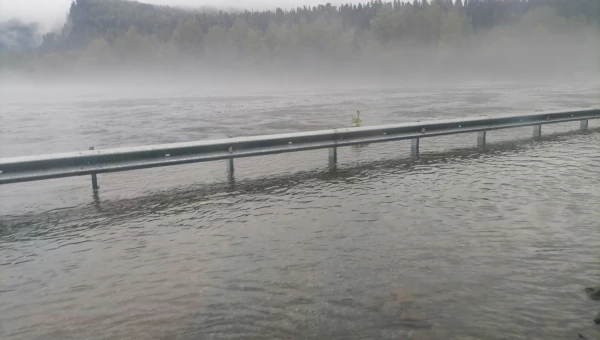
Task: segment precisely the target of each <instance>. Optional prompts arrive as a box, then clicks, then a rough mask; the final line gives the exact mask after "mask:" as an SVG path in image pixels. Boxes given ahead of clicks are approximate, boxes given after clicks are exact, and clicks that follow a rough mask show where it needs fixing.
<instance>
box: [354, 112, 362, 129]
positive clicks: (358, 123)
mask: <svg viewBox="0 0 600 340" xmlns="http://www.w3.org/2000/svg"><path fill="white" fill-rule="evenodd" d="M352 126H354V127H361V126H362V119H360V110H356V117H353V118H352Z"/></svg>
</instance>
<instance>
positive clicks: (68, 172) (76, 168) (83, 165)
mask: <svg viewBox="0 0 600 340" xmlns="http://www.w3.org/2000/svg"><path fill="white" fill-rule="evenodd" d="M590 119H600V109H598V108H584V109H574V110H561V111H543V112H535V113H532V114H513V115H504V116H482V117H474V118H461V119H448V120H437V121H426V122H416V123H406V124H394V125H381V126H369V127H358V128H340V129H330V130H320V131H309V132H297V133H285V134H275V135H265V136H251V137H236V138H227V139H217V140H205V141H196V142H185V143H171V144H162V145H149V146H139V147H125V148H114V149H105V150H94V148H93V147H92V148H90V150H87V151H80V152H69V153H57V154H49V155H40V156H24V157H12V158H0V184H9V183H19V182H28V181H38V180H46V179H52V178H61V177H71V176H83V175H91V176H92V188H93V189H94V190H97V189H98V182H97V174H100V173H108V172H118V171H128V170H137V169H146V168H153V167H159V166H170V165H178V164H188V163H197V162H208V161H216V160H226V164H227V171H228V173H229V174H232V173H233V171H234V163H233V160H234V159H235V158H241V157H253V156H261V155H269V154H276V153H284V152H295V151H305V150H313V149H329V164H330V165H335V164H336V162H337V148H338V147H343V146H349V145H355V144H366V143H381V142H389V141H397V140H406V139H410V140H412V143H411V153H412V154H413V155H418V153H419V142H420V140H421V139H422V138H428V137H435V136H444V135H452V134H459V133H473V132H477V145H478V146H479V147H483V146H485V143H486V132H487V131H491V130H498V129H507V128H516V127H524V126H533V136H534V137H539V136H540V135H541V133H542V129H541V127H542V125H544V124H552V123H563V122H571V121H580V122H581V123H580V129H581V130H587V128H588V120H590Z"/></svg>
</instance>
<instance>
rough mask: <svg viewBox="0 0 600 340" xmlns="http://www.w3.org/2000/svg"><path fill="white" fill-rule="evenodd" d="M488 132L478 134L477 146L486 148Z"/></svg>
mask: <svg viewBox="0 0 600 340" xmlns="http://www.w3.org/2000/svg"><path fill="white" fill-rule="evenodd" d="M486 132H487V131H479V132H477V146H478V147H480V148H483V147H484V146H485V134H486Z"/></svg>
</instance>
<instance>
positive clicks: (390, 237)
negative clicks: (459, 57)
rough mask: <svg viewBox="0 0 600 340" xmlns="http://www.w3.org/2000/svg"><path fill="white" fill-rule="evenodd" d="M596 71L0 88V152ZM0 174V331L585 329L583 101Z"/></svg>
mask: <svg viewBox="0 0 600 340" xmlns="http://www.w3.org/2000/svg"><path fill="white" fill-rule="evenodd" d="M599 89H600V88H599V87H598V84H573V85H569V86H566V85H564V84H560V85H548V84H546V85H543V86H542V85H527V86H524V85H521V86H515V85H513V84H497V85H489V84H488V85H485V86H483V85H481V84H477V85H471V86H461V87H458V86H457V87H447V88H444V87H438V88H412V89H410V88H409V89H406V88H405V89H395V90H392V89H389V90H368V89H354V90H335V91H334V90H320V91H315V90H311V91H283V90H281V91H271V92H255V93H247V94H244V95H231V94H227V93H200V92H197V93H196V92H194V91H187V92H177V93H173V92H169V91H166V90H162V89H155V91H154V92H152V93H150V92H148V91H139V92H138V93H135V92H130V93H128V92H127V91H118V90H115V91H113V92H110V91H108V92H106V93H104V92H102V93H100V92H98V91H91V90H89V89H88V90H86V89H77V90H73V89H68V90H65V89H61V88H55V89H53V90H48V89H45V90H44V91H41V90H40V91H36V90H31V89H29V90H27V91H25V90H23V89H8V88H3V89H2V93H1V101H2V107H1V108H0V122H1V124H0V145H1V146H0V156H1V157H9V156H18V155H31V154H41V153H47V152H60V151H74V150H84V149H87V148H88V147H89V146H92V145H93V146H96V147H97V148H107V147H115V146H125V145H143V144H150V143H164V142H175V141H189V140H197V139H204V138H221V137H224V136H227V135H235V136H240V135H253V134H266V133H279V132H289V131H302V130H313V129H321V128H331V127H339V126H348V125H349V123H350V119H351V117H352V116H353V114H354V112H355V111H356V110H358V109H360V110H362V112H363V113H362V117H363V120H364V122H365V124H367V125H375V124H382V123H396V122H408V121H416V120H426V119H438V118H448V117H462V116H470V115H482V114H503V113H513V112H520V111H523V112H529V111H534V110H547V109H556V108H572V107H584V106H589V105H598V104H600V97H599V95H598V94H599V93H600V91H599ZM577 127H578V123H569V124H560V125H556V126H544V128H543V133H544V137H542V138H541V139H538V140H532V139H530V138H529V136H530V135H531V128H524V129H513V130H506V131H499V132H492V133H489V137H488V139H489V141H490V144H489V145H488V147H487V148H486V149H484V150H478V149H476V148H474V147H473V146H474V144H475V138H476V137H475V136H474V135H471V134H470V135H459V136H449V137H443V138H434V139H431V140H429V139H427V140H423V141H422V152H423V154H422V156H421V157H420V158H419V159H412V158H410V157H409V143H408V142H394V143H384V144H377V145H367V146H361V147H348V148H344V149H341V150H340V154H339V156H338V157H339V160H340V165H339V167H338V168H337V169H335V170H332V169H328V168H327V166H326V162H327V158H326V150H321V151H318V150H317V151H310V152H302V153H297V154H285V155H275V156H267V157H260V158H252V159H243V160H239V161H238V160H236V175H235V179H234V180H229V181H228V180H227V179H226V176H225V175H224V170H225V166H224V164H223V163H222V162H216V163H207V164H193V165H186V166H179V167H173V168H162V169H152V170H144V171H135V172H128V173H116V174H107V175H100V176H99V181H100V186H101V189H100V192H99V194H98V195H92V193H91V189H90V181H89V178H70V179H61V180H52V181H43V182H38V183H26V184H16V185H6V186H3V187H2V188H1V189H0V190H1V191H0V275H1V276H0V338H2V339H10V340H14V339H577V338H578V333H581V334H582V335H584V336H586V337H587V338H588V339H598V338H599V337H600V329H599V328H598V327H597V326H594V325H593V322H592V319H593V317H594V316H595V315H596V313H598V311H600V305H598V304H597V303H595V302H594V301H589V300H588V299H587V298H586V296H585V294H584V292H583V288H584V287H585V286H589V285H598V284H600V255H599V246H600V122H598V121H592V122H590V131H589V132H586V133H582V132H577V131H575V132H573V130H576V128H577Z"/></svg>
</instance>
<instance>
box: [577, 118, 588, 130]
mask: <svg viewBox="0 0 600 340" xmlns="http://www.w3.org/2000/svg"><path fill="white" fill-rule="evenodd" d="M587 129H588V120H587V119H586V120H582V121H580V122H579V130H581V131H587Z"/></svg>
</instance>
